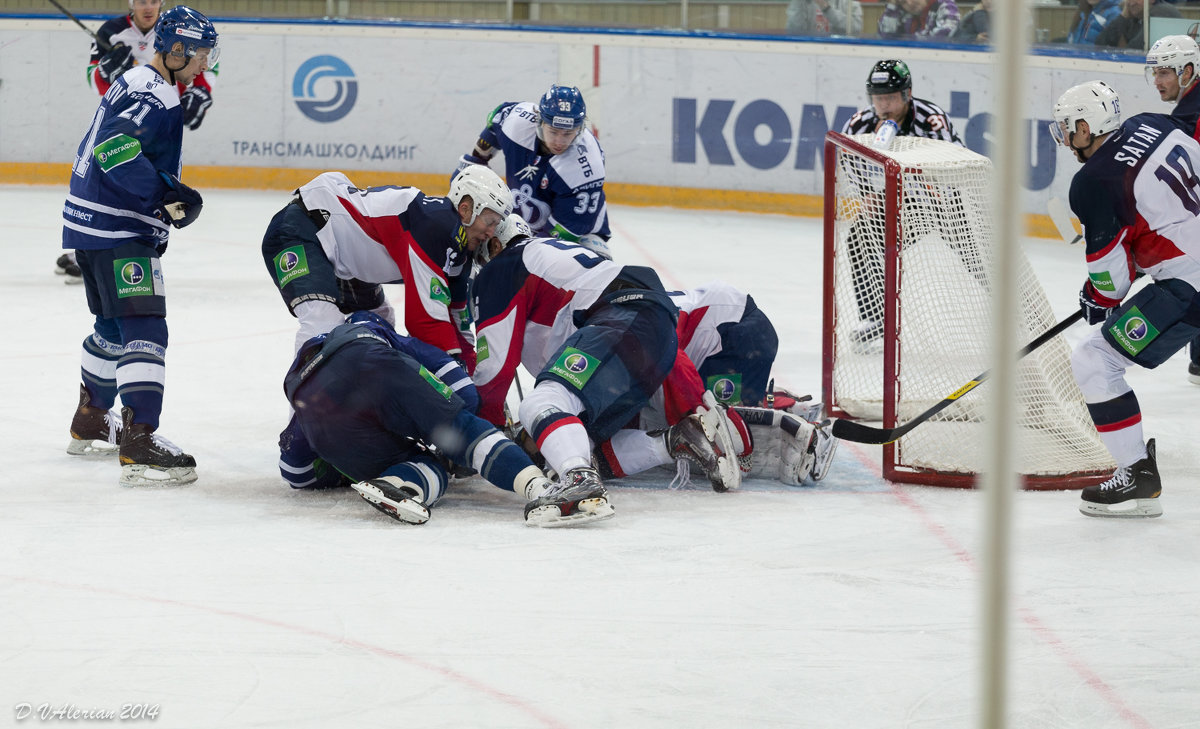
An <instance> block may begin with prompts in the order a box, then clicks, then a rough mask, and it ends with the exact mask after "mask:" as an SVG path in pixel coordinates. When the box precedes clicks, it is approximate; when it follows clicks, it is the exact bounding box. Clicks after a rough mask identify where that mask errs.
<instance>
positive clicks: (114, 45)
mask: <svg viewBox="0 0 1200 729" xmlns="http://www.w3.org/2000/svg"><path fill="white" fill-rule="evenodd" d="M161 11H162V0H129V14H128V15H122V16H120V17H117V18H113V19H111V20H109V21H107V22H105V23H104V25H101V26H100V30H99V31H97V32H96V37H97V39H98V42H93V43H92V57H91V62H90V64H89V65H88V72H87V77H88V82H89V83H94V84H95V86H96V90H97V91H98V92H100V95H101V96H103V95H104V93H105V92H106V91H108V89H109V87H110V86H112V84H113V82H114V81H116V80H117V79H118V78H120V76H121V74H123V73H125V72H126V71H128V70H129V69H130V68H132V67H133V65H134V64H135V63H137V64H141V65H146V64H148V63H150V61H151V60H153V58H154V53H155V50H154V28H155V25H157V23H158V18H159V13H160V12H161ZM101 44H104V45H105V46H106V47H108V48H109V50H108V51H107V52H105V51H101V50H100V45H101ZM212 62H213V64H214V65H215V64H216V61H215V60H213V61H212ZM208 76H209V74H208V73H207V72H205V73H200V74H197V75H196V77H195V78H194V79H192V81H191V83H190V85H189V84H184V83H179V84H178V88H179V93H180V99H179V105H180V107H181V108H182V109H183V125H184V126H185V127H187V128H188V129H199V128H200V123H201V122H202V121H204V115H205V114H206V113H207V112H208V107H209V106H211V105H212V83H211V82H210V80H209V78H208ZM54 272H55V273H56V274H58V275H60V276H65V278H64V281H66V283H68V284H77V283H82V282H83V274H82V273H80V271H79V264H78V262H77V261H76V260H75V251H67V252H66V253H63V254H62V255H61V256H59V257H58V260H57V261H55V262H54Z"/></svg>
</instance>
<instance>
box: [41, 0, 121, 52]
mask: <svg viewBox="0 0 1200 729" xmlns="http://www.w3.org/2000/svg"><path fill="white" fill-rule="evenodd" d="M50 4H51V5H53V6H54V7H56V8H58V9H59V10H61V11H62V13H63V15H65V16H67V17H68V18H70V19H71V20H74V21H75V25H78V26H79V27H80V28H83V32H84V33H87V34H88V35H90V36H91V37H92V40H94V41H96V47H97V48H99V49H100V51H101V52H102V53H108V52H109V51H111V50H112V44H111V43H109V42H107V41H103V40H100V36H98V35H96V34H95V32H93V31H92V29H91V28H89V27H87V26H86V25H84V24H83V23H82V22H80V20H79V18H76V17H75V14H74V13H72V12H71V11H70V10H67V9H66V8H64V7H63V6H62V5H59V4H58V0H50Z"/></svg>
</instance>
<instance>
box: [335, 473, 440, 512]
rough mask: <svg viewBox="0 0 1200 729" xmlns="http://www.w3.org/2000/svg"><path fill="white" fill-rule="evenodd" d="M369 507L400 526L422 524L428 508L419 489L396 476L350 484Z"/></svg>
mask: <svg viewBox="0 0 1200 729" xmlns="http://www.w3.org/2000/svg"><path fill="white" fill-rule="evenodd" d="M350 486H351V488H353V489H354V490H355V491H357V492H358V495H359V496H361V497H363V501H366V502H367V503H368V504H370V505H371V506H373V507H375V508H376V509H378V510H379V511H381V512H383V513H384V514H386V515H388V516H389V517H391V518H392V519H395V520H396V521H398V522H401V523H402V524H424V523H425V522H427V521H429V508H428V507H426V506H425V504H424V502H423V501H422V499H421V489H420V488H418V487H417V485H416V484H413V483H409V482H408V481H405V480H403V479H401V478H399V477H397V476H384V477H383V478H375V479H371V480H370V481H362V482H360V483H355V484H350Z"/></svg>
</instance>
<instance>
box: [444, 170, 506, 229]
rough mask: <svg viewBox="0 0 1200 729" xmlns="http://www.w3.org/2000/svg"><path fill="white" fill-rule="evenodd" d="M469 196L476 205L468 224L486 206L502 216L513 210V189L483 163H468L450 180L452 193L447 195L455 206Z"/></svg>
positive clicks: (472, 221) (468, 223)
mask: <svg viewBox="0 0 1200 729" xmlns="http://www.w3.org/2000/svg"><path fill="white" fill-rule="evenodd" d="M468 196H469V197H470V198H471V202H472V203H473V204H474V207H473V208H472V209H471V219H470V220H468V221H467V222H466V224H467V225H470V224H471V223H474V222H475V218H477V217H479V214H480V213H481V212H483V209H484V208H488V209H489V210H494V211H496V212H497V213H499V214H500V217H501V218H503V217H505V216H507V215H508V214H509V213H511V212H512V208H513V197H512V191H511V190H509V189H508V185H505V184H504V180H501V179H500V177H499V175H497V174H496V173H495V172H492V170H491V169H490V168H488V167H485V166H483V165H467V166H466V167H464V168H463V170H462V171H461V172H459V173H458V174H457V175H455V176H454V179H453V180H451V181H450V194H449V195H447V197H449V198H450V202H452V203H454V207H456V208H457V207H458V204H459V203H460V202H462V199H463V198H464V197H468Z"/></svg>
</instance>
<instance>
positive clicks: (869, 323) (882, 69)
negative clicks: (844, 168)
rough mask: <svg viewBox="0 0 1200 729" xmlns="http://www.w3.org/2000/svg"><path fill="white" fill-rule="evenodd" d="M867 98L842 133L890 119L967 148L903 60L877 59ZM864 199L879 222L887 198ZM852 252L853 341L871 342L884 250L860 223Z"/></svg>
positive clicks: (878, 328)
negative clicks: (916, 90) (918, 91)
mask: <svg viewBox="0 0 1200 729" xmlns="http://www.w3.org/2000/svg"><path fill="white" fill-rule="evenodd" d="M867 96H868V97H869V98H870V100H871V106H869V107H867V108H866V109H863V110H861V111H859V112H858V113H857V114H855V115H854V116H852V117H850V119H849V120H848V121H847V122H846V124H845V126H843V127H842V134H874V133H875V132H876V131H877V130H878V129H879V127H880V125H882V124H883V123H884V122H885V121H891V122H894V123H895V124H896V125H897V126H898V127H899V129H898V130H897V131H896V135H897V136H901V137H925V138H928V139H940V140H942V141H945V142H953V143H954V144H957V145H959V146H965V145H963V142H962V140H961V139H959V136H958V134H957V133H956V132H955V131H954V125H952V124H951V123H950V119H949V117H948V116H947V115H946V112H945V111H943V110H942V108H941V107H940V106H938V105H937V104H934V103H933V102H931V101H926V100H925V99H918V98H916V97H915V96H913V95H912V72H911V71H909V69H908V64H906V63H905V62H904V61H897V60H883V61H879V62H878V63H876V64H875V65H874V66H873V67H872V68H871V72H870V74H868V75H867ZM880 192H882V191H880ZM864 198H865V200H866V203H867V208H866V209H865V210H862V211H860V217H861V219H863V220H866V221H870V223H871V224H874V223H875V221H876V220H877V219H878V218H880V217H881V216H882V215H883V209H882V206H883V200H882V196H881V195H880V194H877V193H875V192H871V191H868V192H867V193H866V194H864ZM849 253H850V260H851V261H852V262H853V263H854V296H855V299H856V302H857V304H858V313H859V319H860V320H861V323H860V324H859V325H858V328H857V329H856V330H855V331H854V333H853V334H852V339H853V340H854V342H856V343H857V344H862V345H867V343H869V342H872V341H875V340H877V339H878V338H879V337H880V335H881V334H882V333H883V251H882V250H879V249H878V247H877V246H873V245H870V244H869V243H868V242H867V241H866V240H865V239H864V236H863V234H862V231H861V229H860V225H859V224H858V223H855V225H854V226H853V227H852V228H851V230H850V233H849Z"/></svg>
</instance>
